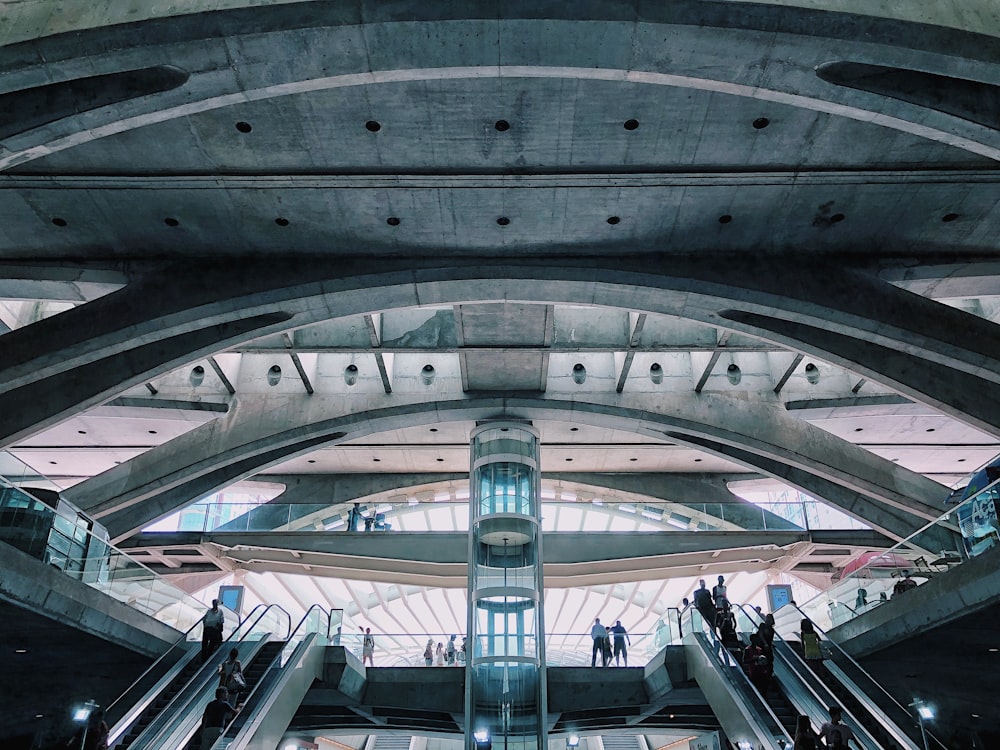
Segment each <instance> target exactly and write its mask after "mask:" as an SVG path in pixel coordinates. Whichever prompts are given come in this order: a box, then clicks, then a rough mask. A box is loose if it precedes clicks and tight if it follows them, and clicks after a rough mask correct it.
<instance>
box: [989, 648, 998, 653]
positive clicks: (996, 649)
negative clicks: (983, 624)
mask: <svg viewBox="0 0 1000 750" xmlns="http://www.w3.org/2000/svg"><path fill="white" fill-rule="evenodd" d="M997 651H1000V648H991V649H990V653H991V654H995V653H996V652H997Z"/></svg>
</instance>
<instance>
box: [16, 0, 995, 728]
mask: <svg viewBox="0 0 1000 750" xmlns="http://www.w3.org/2000/svg"><path fill="white" fill-rule="evenodd" d="M889 6H892V7H889ZM0 15H2V21H0V29H2V32H0V341H2V344H3V346H2V347H0V350H2V357H0V414H2V415H3V416H2V419H0V444H2V445H3V446H4V447H5V448H6V449H7V450H9V451H10V453H11V455H13V456H14V457H16V458H17V459H18V460H20V461H23V462H24V463H25V464H26V466H21V465H19V464H17V463H16V461H11V464H10V465H11V469H10V470H8V471H7V473H8V474H13V475H16V478H24V479H26V480H28V483H29V484H33V485H36V486H37V485H41V484H46V485H48V483H47V481H46V480H47V478H51V485H54V486H55V487H57V488H59V489H61V490H63V492H64V493H65V494H66V496H67V497H71V498H74V499H76V500H78V501H79V502H80V503H81V505H83V506H84V507H85V508H87V509H89V510H92V511H94V512H95V514H97V515H98V516H99V517H100V518H101V520H103V521H106V522H107V523H108V524H109V526H110V527H111V529H112V531H113V533H114V534H115V536H116V537H117V538H125V537H127V536H129V535H131V534H133V533H134V532H136V531H138V530H140V529H141V528H142V527H143V525H144V524H145V523H147V522H149V521H151V520H153V519H156V518H161V517H163V516H164V515H166V514H168V513H170V512H172V511H173V510H175V509H178V508H182V507H184V506H186V505H187V504H190V503H192V502H193V501H195V500H197V499H198V498H199V497H201V496H203V495H206V494H209V493H213V492H216V491H218V490H222V489H226V488H232V487H233V485H234V483H241V482H242V483H243V484H242V486H243V487H246V486H248V485H249V484H251V483H254V482H258V483H267V482H268V481H269V477H272V480H271V481H273V477H274V475H281V476H282V477H286V478H287V477H292V479H290V480H288V481H289V485H294V484H295V478H303V480H304V481H303V484H302V486H303V487H305V485H306V484H307V482H306V481H305V480H308V479H311V478H314V477H319V478H324V477H326V478H330V477H333V478H336V477H343V476H345V475H351V476H353V477H356V478H357V477H361V478H363V477H366V476H369V475H371V474H378V475H392V476H402V475H407V476H409V477H412V479H408V480H407V481H405V482H400V483H398V484H397V485H396V487H397V488H405V487H419V486H422V482H421V479H420V477H421V476H423V477H424V478H425V479H427V482H426V483H425V484H427V485H428V486H435V485H434V482H435V481H436V480H435V479H431V477H437V476H439V475H441V474H447V475H452V476H455V475H461V474H462V473H463V472H466V471H467V469H468V455H467V443H468V436H469V433H470V431H471V430H472V429H474V427H475V424H476V422H477V421H478V420H483V419H490V418H495V417H498V416H502V417H505V418H518V419H527V420H531V421H532V423H533V424H534V425H535V426H536V427H537V428H538V429H539V430H540V431H541V433H542V436H543V446H542V461H543V466H544V471H545V473H547V474H556V473H560V472H567V471H568V470H569V469H572V473H573V474H575V475H579V476H575V477H574V478H573V479H572V480H567V481H571V482H572V484H573V486H575V487H578V488H585V487H588V486H590V487H595V488H598V489H600V488H604V489H606V490H608V491H610V490H611V489H615V490H616V491H617V490H618V489H619V488H623V489H628V490H629V491H634V492H635V493H636V494H637V495H641V496H645V497H654V498H657V497H663V496H665V495H668V494H670V493H669V490H670V489H671V488H677V487H679V486H680V485H681V484H682V483H683V481H684V480H682V479H680V478H679V477H691V476H693V475H696V474H697V475H701V476H704V477H711V479H710V480H709V481H710V483H711V486H712V487H713V488H714V490H713V492H714V493H715V494H714V495H713V496H717V495H719V494H723V495H724V492H725V488H724V482H726V481H731V480H733V479H734V478H740V479H747V478H749V477H754V478H760V477H765V478H766V479H767V481H768V482H769V484H768V487H770V488H772V489H775V490H776V491H780V490H788V491H789V492H794V491H798V490H801V491H804V492H806V493H808V494H810V495H812V496H815V497H817V498H819V499H820V500H821V501H823V502H825V503H829V504H832V505H834V506H837V507H840V508H842V509H844V510H845V511H846V512H847V513H849V514H850V515H853V516H855V517H856V518H865V519H867V520H868V521H870V522H871V523H872V525H873V526H874V527H875V528H876V529H877V530H879V531H880V532H882V533H884V534H885V535H887V536H888V537H891V538H898V537H900V536H903V535H905V534H906V533H908V532H909V531H910V530H912V529H914V528H916V527H917V526H919V525H921V524H922V523H923V522H925V521H926V520H927V519H929V518H931V517H933V516H934V515H935V514H936V513H937V512H938V511H940V510H942V509H943V505H942V503H943V499H944V497H945V496H946V495H947V494H948V492H949V491H950V489H951V488H952V487H954V486H956V485H961V484H962V482H963V478H964V477H966V476H967V475H968V474H969V473H970V472H971V471H972V470H974V469H976V468H977V467H979V466H981V465H982V464H984V463H986V462H987V461H989V460H991V459H992V458H993V457H994V456H995V455H996V454H997V453H998V452H1000V398H998V396H997V385H998V384H1000V355H998V352H1000V333H998V331H1000V328H998V326H997V323H998V321H1000V246H998V243H997V237H998V236H1000V233H998V231H997V226H998V222H1000V203H998V202H997V197H996V196H997V183H998V182H1000V170H998V168H997V163H998V161H1000V115H998V112H997V109H996V107H995V106H994V104H993V103H995V101H996V99H997V96H996V92H997V82H998V81H1000V15H998V13H997V9H996V7H995V4H994V3H992V2H990V0H968V1H967V2H962V3H954V2H950V3H949V2H938V3H923V4H913V3H910V4H905V3H904V4H898V3H897V4H891V3H881V4H872V3H871V2H867V1H866V0H808V1H807V0H801V2H795V1H794V0H762V1H761V2H723V1H719V0H675V1H673V2H660V3H648V2H644V1H643V0H623V2H616V3H607V2H596V1H595V2H588V1H586V0H583V1H582V2H574V3H562V4H559V3H555V4H552V3H550V4H544V3H543V4H539V3H537V2H526V1H522V0H513V1H510V2H508V1H505V2H498V1H497V0H470V1H469V2H464V3H446V2H437V1H435V0H425V1H424V2H419V3H416V2H408V1H406V0H403V1H401V2H393V3H381V2H374V3H372V2H364V1H362V0H312V1H309V0H299V1H296V2H284V1H281V0H279V1H276V2H266V3H265V2H254V1H253V0H212V2H205V0H178V1H177V2H172V3H148V2H143V1H142V0H121V1H120V2H115V3H95V4H83V5H81V6H80V7H74V8H72V9H71V12H70V10H67V9H66V8H64V7H63V6H62V5H59V4H56V3H52V2H51V1H50V0H22V2H17V3H13V2H10V3H0ZM352 368H353V369H352ZM428 368H429V369H428ZM3 460H4V461H5V462H6V461H7V460H8V459H7V458H4V459H3ZM3 465H4V466H6V465H7V464H6V463H4V464H3ZM0 473H4V472H3V471H0ZM588 475H589V478H590V480H591V481H590V482H588ZM637 477H638V478H637ZM671 477H672V479H671ZM394 482H395V480H393V479H390V478H386V477H384V476H383V477H381V479H379V480H378V481H373V482H372V485H373V486H375V485H378V486H379V487H380V488H381V489H380V490H379V491H380V492H381V491H384V492H388V491H389V490H388V489H386V488H387V487H391V486H393V483H394ZM320 486H321V484H317V485H315V487H316V488H318V487H320ZM369 489H371V488H369ZM241 491H242V490H241ZM301 491H302V492H307V490H301ZM317 491H318V490H317ZM685 491H686V490H685ZM365 492H366V490H365V487H364V483H363V482H362V481H361V480H355V481H352V482H349V481H346V480H343V481H341V482H340V483H339V484H338V485H337V487H336V491H335V492H333V491H331V495H335V496H336V500H337V502H338V503H350V502H352V500H353V499H354V498H356V497H363V496H364V493H365ZM299 497H304V496H303V495H299ZM581 497H582V496H581ZM582 501H585V498H584V499H583V500H582ZM884 541H885V540H880V543H884ZM871 546H872V547H875V548H878V547H879V545H876V544H874V543H873V544H872V545H871ZM941 548H945V544H944V543H943V542H942V545H941ZM852 549H854V548H853V547H852ZM858 549H860V547H859V548H858ZM935 551H936V550H935ZM781 564H782V563H780V562H775V563H774V564H773V565H772V566H771V567H768V566H767V565H762V572H761V573H759V574H753V575H759V576H761V577H762V580H763V577H765V576H767V575H771V576H778V575H780V574H781V572H782V568H781ZM248 575H250V574H248ZM622 575H625V573H624V572H623V573H622ZM326 580H327V581H332V580H333V579H326ZM625 583H627V582H623V584H622V585H625ZM647 583H651V582H647ZM309 585H310V584H303V586H302V589H301V590H299V591H298V595H299V596H300V598H303V599H307V598H308V591H309V590H310V589H309ZM609 586H610V584H609ZM612 588H613V587H612ZM654 589H655V587H652V586H651V591H650V592H648V593H649V596H650V597H653V596H654V595H655V594H656V591H655V590H654ZM665 591H667V592H669V596H670V597H673V598H676V597H674V594H675V593H677V592H676V591H674V590H673V589H670V588H669V587H667V589H665ZM378 593H380V592H379V591H378V590H375V589H373V595H376V594H378ZM344 596H345V597H346V598H347V599H350V595H349V594H347V593H345V594H344ZM615 596H617V594H616V595H615ZM612 598H614V597H612ZM671 603H675V602H671ZM567 606H569V605H567ZM647 606H648V605H647ZM456 621H457V620H456ZM3 666H4V665H3V664H2V663H0V669H2V668H3ZM956 704H957V703H956ZM36 713H37V711H35V710H31V709H30V708H26V709H25V712H24V714H23V715H19V716H17V717H14V718H12V719H11V720H10V721H6V722H4V723H5V725H9V726H21V725H24V724H25V723H26V722H29V723H30V720H31V717H33V716H34V715H35V714H36ZM968 721H969V719H968V717H961V719H960V720H958V719H956V721H955V725H956V726H957V727H961V729H956V732H957V733H960V732H961V731H965V730H966V725H967V724H968ZM0 739H2V737H0ZM663 744H666V741H664V743H663ZM657 746H658V745H657Z"/></svg>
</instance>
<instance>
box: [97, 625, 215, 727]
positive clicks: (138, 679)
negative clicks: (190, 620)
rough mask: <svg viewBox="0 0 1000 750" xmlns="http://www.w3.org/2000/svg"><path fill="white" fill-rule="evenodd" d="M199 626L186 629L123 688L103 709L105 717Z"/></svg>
mask: <svg viewBox="0 0 1000 750" xmlns="http://www.w3.org/2000/svg"><path fill="white" fill-rule="evenodd" d="M199 625H201V620H198V622H196V623H195V624H194V625H192V626H191V627H190V628H188V629H187V630H185V631H184V633H183V634H182V635H181V636H180V638H178V639H177V640H176V641H174V642H173V643H171V644H170V647H169V648H168V649H167V650H166V651H164V652H163V653H162V654H160V656H159V657H157V659H156V661H154V662H153V663H152V664H150V665H149V667H147V668H146V670H145V671H144V672H143V673H142V674H141V675H139V676H138V677H136V678H135V680H134V681H133V682H132V684H131V685H129V686H128V687H127V688H125V689H124V690H123V691H122V694H121V695H119V696H118V697H117V698H115V699H114V700H113V701H111V703H110V704H109V705H108V707H107V708H105V709H104V713H105V715H107V714H108V713H109V712H110V711H111V709H112V708H114V707H115V706H116V705H118V702H119V701H120V700H121V699H122V698H124V697H125V696H126V695H127V694H128V692H129V691H130V690H131V689H132V688H134V687H135V686H136V685H138V684H139V683H140V682H142V681H143V680H144V679H145V678H146V676H147V675H148V674H149V673H150V672H152V671H153V670H154V669H156V667H157V665H158V664H159V663H160V662H161V661H163V660H164V659H166V658H167V654H169V653H170V652H171V651H173V650H174V649H175V648H177V647H178V646H179V645H180V644H181V643H186V642H187V637H188V636H189V635H190V634H191V631H192V630H194V629H195V628H196V627H198V626H199Z"/></svg>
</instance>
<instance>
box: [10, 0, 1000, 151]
mask: <svg viewBox="0 0 1000 750" xmlns="http://www.w3.org/2000/svg"><path fill="white" fill-rule="evenodd" d="M837 10H840V11H843V7H842V6H838V8H837ZM581 12H582V14H583V17H580V15H581ZM536 16H537V13H536V12H535V8H534V6H532V5H529V4H526V5H523V6H520V7H518V6H511V7H504V8H503V9H502V10H499V11H498V8H497V7H496V5H495V4H494V3H493V2H489V1H488V0H482V1H480V2H476V1H475V0H472V1H470V2H467V3H462V4H460V5H458V6H444V7H443V8H442V7H438V6H437V5H436V4H430V3H428V4H411V5H410V6H408V8H407V11H406V15H405V16H404V17H401V16H399V15H397V13H396V12H394V10H392V9H390V10H386V11H382V12H380V11H379V10H378V9H377V8H371V7H367V6H366V7H365V8H364V11H363V12H362V11H361V10H360V9H359V8H345V7H343V6H342V5H341V4H333V3H331V4H322V5H320V4H310V5H309V9H308V11H307V12H306V13H303V11H302V9H301V7H299V6H298V5H289V6H282V5H278V6H273V7H269V8H255V9H253V13H249V12H246V11H241V10H231V11H225V10H217V11H215V12H208V13H204V12H202V13H196V14H192V15H188V16H177V17H174V18H167V19H160V20H157V21H149V22H139V23H133V24H128V25H124V26H120V27H118V28H116V29H115V30H114V31H115V32H116V33H115V44H114V45H109V44H108V43H107V42H106V40H107V36H108V34H109V33H110V32H109V30H108V29H97V30H92V31H84V32H80V33H78V34H75V35H73V37H71V39H72V43H67V40H66V39H65V38H58V37H57V38H55V39H40V40H37V41H35V42H32V43H25V44H22V45H16V46H14V47H13V48H12V50H11V53H10V54H9V55H8V57H10V58H11V59H10V60H9V61H7V60H4V59H3V56H2V55H0V67H3V68H4V69H5V71H6V77H7V78H8V79H9V80H10V83H9V84H8V85H9V86H10V88H12V89H18V88H24V89H26V88H28V87H30V86H37V85H45V84H49V83H52V82H59V81H62V80H66V79H67V78H73V77H75V76H76V77H80V76H93V75H102V74H112V73H115V72H118V71H121V70H129V69H134V68H136V67H142V66H143V65H149V64H150V61H151V60H152V61H153V64H159V63H162V62H163V61H164V60H169V61H171V64H174V65H181V66H185V68H186V69H187V71H190V79H189V80H188V82H187V83H186V84H185V85H183V86H180V87H178V88H176V89H173V90H171V91H168V92H166V93H163V94H160V95H152V96H146V97H139V98H137V99H129V100H126V101H121V102H117V103H116V104H114V105H112V106H105V107H101V108H99V109H96V110H91V111H85V112H82V113H79V114H74V115H71V116H67V117H64V118H62V119H60V120H57V121H56V122H53V123H47V124H45V125H42V126H39V127H34V128H31V129H28V130H25V131H24V132H22V133H19V134H17V135H15V136H12V137H10V138H7V139H5V146H6V150H5V152H4V153H3V154H0V169H5V168H9V167H12V166H16V165H19V164H24V163H26V162H29V161H32V160H34V159H38V158H41V157H44V156H47V155H49V154H52V153H55V152H58V151H60V150H64V149H69V148H73V147H75V146H79V145H80V144H83V143H87V142H89V141H92V140H95V139H97V138H102V137H106V136H111V135H117V134H119V133H123V132H127V131H129V130H133V129H136V128H141V127H143V126H146V125H150V124H153V123H158V122H165V121H168V120H171V119H176V118H181V117H187V116H190V115H193V114H197V113H199V112H205V111H209V110H212V109H219V108H222V107H229V106H233V105H239V104H244V103H246V102H252V101H259V100H262V99H270V98H275V97H280V96H287V95H292V94H298V93H302V92H309V91H322V90H330V89H334V88H343V87H352V86H370V85H374V84H379V83H399V82H400V81H426V80H442V79H449V78H450V79H482V78H493V77H501V78H502V77H508V78H515V77H522V78H523V77H545V78H571V79H576V80H586V79H597V80H610V81H620V82H626V83H640V84H648V85H660V86H672V87H686V88H696V89H701V90H706V91H714V92H721V93H726V94H730V95H734V96H742V97H752V98H755V99H759V100H762V101H769V102H776V103H781V104H787V105H790V106H794V107H803V108H807V109H811V110H814V111H820V112H827V113H830V114H834V115H838V116H842V117H848V118H852V119H856V120H860V121H863V122H867V123H873V124H876V125H880V126H883V127H887V128H892V129H896V130H900V131H902V132H906V133H909V134H912V135H916V136H919V137H922V138H927V139H930V140H933V141H937V142H940V143H945V144H948V145H950V146H954V147H957V148H961V149H965V150H967V151H970V152H972V153H976V154H980V155H983V156H987V157H989V158H992V159H998V160H1000V139H998V138H997V134H996V132H995V131H994V130H993V129H992V128H989V127H986V126H982V125H978V124H976V123H973V122H970V121H968V120H963V119H961V118H959V117H955V116H951V115H948V114H946V113H944V112H942V111H939V110H936V109H932V108H929V107H921V106H915V105H912V104H908V103H906V102H903V101H901V100H899V99H892V98H888V97H884V96H876V95H872V94H869V93H867V92H861V91H857V90H854V89H851V88H847V87H841V86H832V85H829V84H827V83H826V82H824V81H822V80H820V79H819V78H818V77H816V76H815V75H814V73H813V71H814V70H815V68H817V67H818V66H819V65H821V64H823V63H827V62H829V61H830V60H842V59H851V60H852V61H859V62H872V63H876V64H882V65H886V64H889V65H896V66H898V67H901V68H904V69H905V68H909V69H914V70H921V71H926V72H931V73H939V74H943V75H954V74H956V73H958V74H960V75H965V76H967V77H968V78H971V79H978V80H995V78H996V75H995V72H996V71H995V70H992V66H991V65H990V64H989V63H988V62H979V61H976V60H973V59H971V58H973V56H974V55H982V56H983V59H984V60H990V55H989V52H990V51H991V50H992V49H993V48H995V47H996V46H997V43H996V40H995V39H992V38H990V37H986V36H983V35H981V34H970V33H966V32H961V31H957V30H949V29H941V28H934V27H929V26H925V25H923V24H912V23H910V24H908V23H905V22H900V21H894V20H888V19H877V18H873V17H871V16H864V15H856V16H850V15H848V14H845V13H843V12H840V13H836V14H831V13H829V12H825V11H817V10H805V9H802V8H798V7H788V6H785V7H778V6H771V7H767V6H765V5H761V4H748V5H746V7H744V8H743V9H741V12H740V13H739V14H734V13H733V12H732V6H731V4H728V3H718V2H704V1H703V2H694V1H692V0H688V1H687V2H674V3H665V4H661V5H653V6H651V5H649V4H642V5H640V4H639V2H635V3H634V4H632V3H616V4H614V5H612V6H609V7H607V8H605V7H603V6H602V5H601V4H595V5H592V6H589V7H588V8H586V9H584V10H583V11H581V10H579V9H577V8H576V7H575V6H573V5H570V6H567V7H566V8H564V9H563V8H559V7H552V8H550V9H548V10H547V11H546V13H545V17H544V18H543V19H538V18H537V17H536ZM303 17H306V18H308V20H307V21H303ZM404 20H405V23H403V22H401V21H404ZM442 21H446V22H447V23H445V24H443V23H442ZM834 21H836V22H834ZM431 25H433V30H431V29H430V28H428V27H430V26H431ZM536 26H537V27H538V28H533V27H536ZM213 27H214V28H215V29H217V31H215V32H214V33H213V30H212V29H213ZM818 30H822V31H823V33H825V34H827V35H829V36H828V37H823V36H821V35H819V34H818V33H817V31H818ZM755 32H756V33H755ZM431 33H433V36H434V39H435V44H433V45H431V44H426V43H425V38H426V36H427V35H429V34H431ZM543 34H544V36H545V38H548V39H560V38H562V39H567V40H573V43H571V44H563V45H555V47H556V48H557V49H555V48H554V49H553V50H552V55H551V57H549V58H547V59H546V58H545V57H543V59H542V62H541V64H539V61H538V55H539V53H538V49H537V48H536V46H535V45H533V44H519V43H506V40H508V39H517V40H521V39H524V38H529V39H530V38H534V37H536V36H541V35H543ZM469 39H477V40H478V43H477V44H468V43H467V42H468V40H469ZM902 39H906V40H909V42H910V44H911V45H912V48H910V49H908V48H906V47H903V46H901V44H900V41H899V40H902ZM266 40H273V42H272V43H271V44H268V43H267V41H266ZM609 40H612V41H611V42H610V43H609ZM313 48H317V49H318V48H324V49H336V50H338V54H337V55H336V56H335V58H331V57H329V56H326V55H306V54H297V55H294V56H292V55H288V54H287V52H285V50H289V49H292V50H300V49H313ZM720 48H725V49H726V50H727V54H728V55H730V56H732V57H734V58H736V59H746V60H758V59H760V60H762V61H764V63H766V61H767V60H768V59H774V60H780V61H781V65H766V64H760V65H742V66H733V65H719V64H718V57H719V52H718V50H719V49H720ZM109 49H113V50H114V51H113V52H109V51H108V50H109ZM679 50H683V51H684V54H680V53H679V52H678V51H679ZM0 52H2V50H0ZM956 56H957V57H960V58H962V57H964V58H965V59H964V60H963V63H964V66H963V67H962V69H960V70H957V71H956V62H955V57H956ZM276 60H280V61H281V64H280V65H279V64H275V63H276ZM4 63H6V64H4ZM380 63H381V64H383V65H384V66H385V67H384V68H382V69H379V68H378V67H376V66H378V65H379V64H380ZM456 63H460V64H456ZM976 63H979V64H978V65H977V64H976ZM668 66H669V69H666V70H662V69H661V68H667V67H668ZM706 71H711V73H712V75H714V76H715V77H714V78H706V77H704V76H705V72H706Z"/></svg>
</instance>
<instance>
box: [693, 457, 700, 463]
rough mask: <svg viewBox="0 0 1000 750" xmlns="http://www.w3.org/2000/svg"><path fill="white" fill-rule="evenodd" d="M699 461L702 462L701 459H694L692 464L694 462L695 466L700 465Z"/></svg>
mask: <svg viewBox="0 0 1000 750" xmlns="http://www.w3.org/2000/svg"><path fill="white" fill-rule="evenodd" d="M701 461H702V459H700V458H696V459H695V460H694V462H695V463H696V464H700V463H701Z"/></svg>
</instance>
